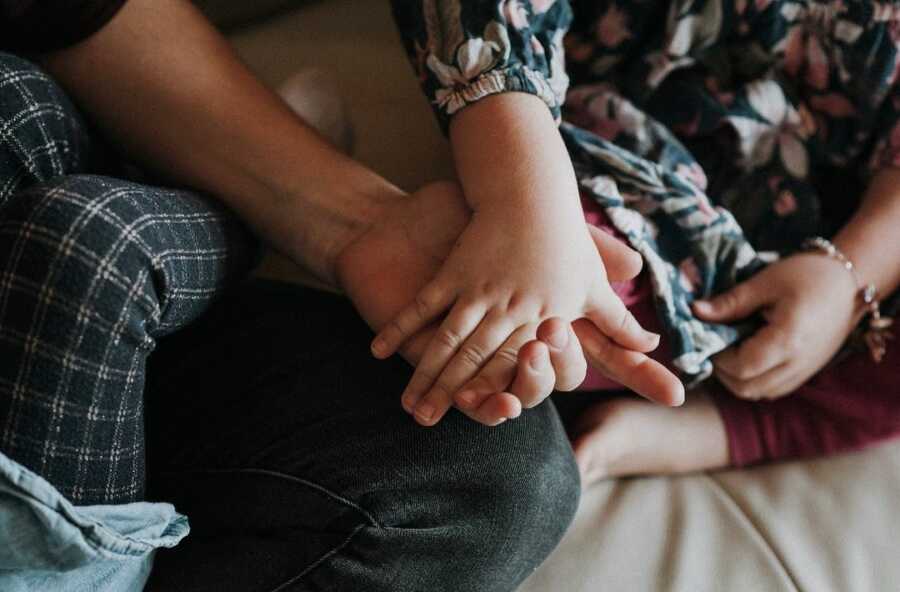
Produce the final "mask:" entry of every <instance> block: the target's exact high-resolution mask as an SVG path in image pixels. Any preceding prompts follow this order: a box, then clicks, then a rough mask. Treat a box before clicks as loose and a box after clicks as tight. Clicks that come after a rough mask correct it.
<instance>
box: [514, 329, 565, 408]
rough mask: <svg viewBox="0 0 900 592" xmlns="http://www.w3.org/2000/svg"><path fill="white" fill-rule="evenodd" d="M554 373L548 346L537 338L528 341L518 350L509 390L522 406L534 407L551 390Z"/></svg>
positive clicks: (553, 382) (554, 378)
mask: <svg viewBox="0 0 900 592" xmlns="http://www.w3.org/2000/svg"><path fill="white" fill-rule="evenodd" d="M555 385H556V373H555V372H554V370H553V364H552V362H551V359H550V348H549V347H548V346H547V344H546V343H544V342H543V341H539V340H534V341H529V342H528V343H526V344H525V345H524V346H522V348H521V349H520V350H519V363H518V365H517V366H516V377H515V378H514V379H513V383H512V386H510V387H509V389H508V390H509V392H510V393H512V394H514V395H515V396H516V397H517V398H518V399H519V401H521V402H522V404H523V405H524V406H527V407H534V405H535V404H537V403H539V402H541V401H543V400H544V399H546V398H547V397H549V396H550V394H551V393H552V392H553V389H554V387H555Z"/></svg>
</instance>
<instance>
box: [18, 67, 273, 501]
mask: <svg viewBox="0 0 900 592" xmlns="http://www.w3.org/2000/svg"><path fill="white" fill-rule="evenodd" d="M103 152H104V151H103V149H102V147H101V145H100V143H99V142H98V141H97V139H96V137H95V136H94V134H92V133H90V131H89V129H88V127H87V125H86V124H85V122H84V120H83V119H82V118H81V116H80V115H79V113H78V112H77V110H76V109H75V107H74V106H73V105H72V103H71V102H70V101H69V99H68V98H67V97H66V96H65V94H64V92H63V91H62V90H61V89H60V88H59V86H58V85H57V84H56V83H55V82H54V81H53V80H51V79H50V78H49V77H48V76H47V75H46V74H45V73H43V72H42V71H41V70H39V69H38V68H37V67H36V66H34V65H33V64H31V63H29V62H27V61H25V60H23V59H21V58H19V57H17V56H14V55H10V54H4V53H0V450H2V452H3V453H4V454H6V455H7V456H9V457H10V458H12V459H14V460H16V461H17V462H19V463H21V464H23V465H25V466H26V467H28V468H30V469H32V470H33V471H35V472H36V473H38V474H39V475H41V476H43V477H44V478H45V479H47V480H48V481H49V482H50V483H52V484H53V485H54V486H56V487H57V488H58V489H59V490H60V491H61V492H62V493H63V494H64V495H66V496H67V497H68V498H69V499H71V500H72V501H73V502H75V503H78V504H94V503H122V502H129V501H135V500H139V499H141V498H142V497H143V496H144V488H145V450H144V404H143V391H144V380H145V367H146V361H147V357H148V355H149V354H150V352H151V351H153V349H154V346H155V343H156V339H157V338H158V337H160V336H162V335H165V334H167V333H171V332H173V331H176V330H177V329H179V328H181V327H184V326H185V325H187V324H188V323H190V322H191V321H192V320H194V319H196V318H197V317H198V316H200V315H201V314H202V313H203V312H204V311H205V310H207V309H208V308H209V306H210V304H211V303H212V302H213V301H215V300H216V299H217V298H218V297H219V296H221V295H222V293H223V292H224V291H225V290H226V289H227V287H228V286H229V285H230V284H232V283H234V282H237V281H240V279H241V278H243V277H244V276H245V275H246V274H247V272H248V271H249V269H250V268H251V266H252V264H253V262H254V261H255V259H256V255H257V249H256V243H255V241H254V239H253V238H252V237H251V235H250V234H249V233H248V232H247V231H246V229H245V228H244V227H243V226H242V225H241V224H240V222H239V221H238V220H237V219H236V218H235V217H234V216H233V215H231V214H230V213H229V212H227V211H226V210H225V209H224V208H223V207H222V206H221V205H219V204H218V203H216V202H215V201H214V200H213V199H210V198H207V197H204V196H201V195H198V194H196V193H192V192H188V191H183V190H176V189H165V188H161V187H153V186H148V185H144V184H140V183H137V182H133V181H127V180H123V179H117V178H113V177H111V176H109V175H108V174H107V175H102V176H101V175H99V174H97V173H107V172H108V171H109V170H110V169H111V166H113V162H112V160H111V159H108V158H104V156H103Z"/></svg>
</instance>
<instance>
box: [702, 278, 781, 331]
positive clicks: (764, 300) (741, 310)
mask: <svg viewBox="0 0 900 592" xmlns="http://www.w3.org/2000/svg"><path fill="white" fill-rule="evenodd" d="M763 288H764V286H762V284H761V282H760V280H759V275H756V276H754V277H752V278H750V279H749V280H747V281H746V282H741V283H740V284H738V285H737V286H735V287H733V288H732V289H730V290H728V291H727V292H723V293H722V294H719V295H718V296H716V297H714V298H710V299H708V300H696V301H694V304H693V309H694V313H695V314H696V315H697V317H699V318H700V319H701V320H704V321H712V322H714V323H721V322H730V321H737V320H740V319H744V318H747V317H749V316H750V315H751V314H753V313H754V312H755V311H756V310H757V309H759V308H760V307H762V306H763V305H765V304H768V299H769V292H770V291H769V290H765V289H763Z"/></svg>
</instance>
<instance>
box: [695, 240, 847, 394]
mask: <svg viewBox="0 0 900 592" xmlns="http://www.w3.org/2000/svg"><path fill="white" fill-rule="evenodd" d="M755 312H761V313H762V316H763V318H764V319H765V324H764V325H763V327H761V328H760V329H759V330H758V331H757V332H756V333H754V334H753V335H752V336H750V337H749V338H748V339H746V340H744V341H743V342H741V343H739V344H738V345H736V346H733V347H731V348H729V349H727V350H725V351H723V352H722V353H720V354H718V355H717V356H715V358H714V359H713V364H714V367H715V374H716V377H717V378H718V379H719V381H720V382H722V384H723V385H725V387H727V388H728V390H730V391H731V392H732V393H734V394H735V395H737V396H738V397H741V398H743V399H752V400H757V399H775V398H778V397H781V396H784V395H786V394H788V393H790V392H792V391H793V390H795V389H796V388H797V387H799V386H800V385H802V384H803V383H804V382H806V381H807V380H808V379H809V378H810V377H811V376H813V375H814V374H815V373H816V372H818V371H819V370H820V369H822V368H823V367H824V366H825V364H827V363H828V361H829V360H830V359H831V358H832V357H833V356H834V354H835V353H837V351H838V350H839V349H840V347H841V345H842V344H843V343H844V341H845V340H846V339H847V336H848V335H849V334H850V333H851V332H852V331H853V328H854V327H855V326H856V324H857V322H858V321H859V317H860V307H859V306H858V301H857V288H856V285H855V282H854V280H853V277H852V276H851V275H850V274H849V273H847V270H846V269H843V266H842V265H841V264H840V263H838V262H836V261H834V260H833V259H829V258H827V257H824V256H822V255H819V254H815V253H803V254H798V255H794V256H791V257H788V258H786V259H782V260H780V261H777V262H775V263H773V264H771V265H770V266H768V267H767V268H765V269H764V270H762V271H761V272H759V273H758V274H756V275H755V276H753V277H752V278H750V279H749V280H747V281H746V282H743V283H741V284H738V285H737V286H736V287H734V288H733V289H732V290H730V291H729V292H726V293H724V294H720V295H719V296H716V297H715V298H713V299H711V300H698V301H697V302H695V303H694V313H695V314H696V315H697V316H698V317H699V318H700V319H702V320H705V321H710V322H715V323H727V322H732V321H737V320H740V319H744V318H746V317H749V316H750V315H751V314H753V313H755Z"/></svg>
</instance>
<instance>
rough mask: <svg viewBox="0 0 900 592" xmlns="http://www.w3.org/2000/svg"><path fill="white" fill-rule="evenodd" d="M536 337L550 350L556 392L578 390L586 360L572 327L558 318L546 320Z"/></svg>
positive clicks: (585, 368) (582, 379) (585, 367)
mask: <svg viewBox="0 0 900 592" xmlns="http://www.w3.org/2000/svg"><path fill="white" fill-rule="evenodd" d="M537 336H538V339H540V340H541V341H542V342H544V343H546V344H547V347H548V348H549V350H550V363H551V364H552V366H553V371H554V374H555V375H556V385H555V386H556V390H558V391H571V390H575V389H576V388H578V386H579V385H580V384H581V383H582V382H584V377H585V375H586V374H587V360H585V359H584V352H582V351H581V343H579V341H578V338H577V337H576V335H575V332H574V331H573V330H572V325H571V324H569V323H567V322H565V321H564V320H562V319H560V318H552V319H547V320H546V321H544V322H543V323H541V325H540V327H538V331H537ZM526 407H527V405H526Z"/></svg>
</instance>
